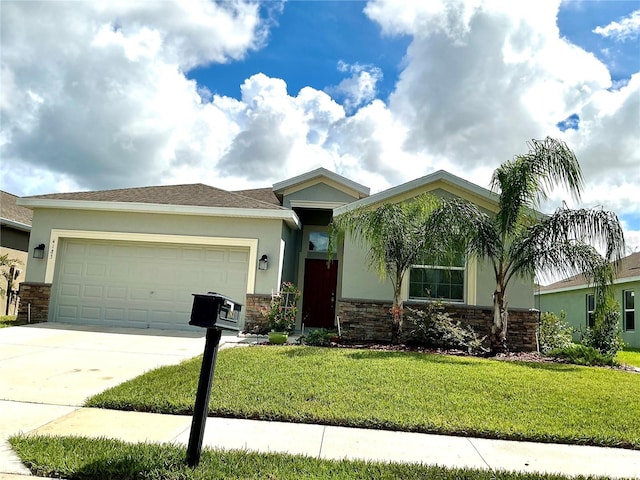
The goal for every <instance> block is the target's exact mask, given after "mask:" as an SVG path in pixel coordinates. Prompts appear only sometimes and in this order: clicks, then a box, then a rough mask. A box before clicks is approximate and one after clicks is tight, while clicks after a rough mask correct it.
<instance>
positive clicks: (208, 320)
mask: <svg viewBox="0 0 640 480" xmlns="http://www.w3.org/2000/svg"><path fill="white" fill-rule="evenodd" d="M193 297H194V299H193V308H192V310H191V320H190V321H189V325H195V326H198V327H203V328H206V329H207V335H206V340H205V345H204V354H203V355H202V366H201V367H200V378H199V380H198V391H197V392H196V401H195V405H194V407H193V420H192V422H191V432H190V434H189V445H188V446H187V465H188V466H190V467H196V466H197V465H198V463H200V454H201V453H202V440H203V437H204V429H205V425H206V422H207V412H208V409H209V399H210V398H211V383H212V382H213V372H214V371H215V368H216V358H217V356H218V347H219V345H220V338H221V337H222V330H223V329H225V330H236V331H237V330H240V327H239V325H238V320H239V317H240V309H241V308H242V306H241V305H240V304H239V303H236V302H234V301H233V300H231V299H230V298H228V297H225V296H224V295H220V294H218V293H215V292H208V293H207V294H196V293H194V294H193Z"/></svg>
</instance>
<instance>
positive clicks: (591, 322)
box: [587, 293, 596, 328]
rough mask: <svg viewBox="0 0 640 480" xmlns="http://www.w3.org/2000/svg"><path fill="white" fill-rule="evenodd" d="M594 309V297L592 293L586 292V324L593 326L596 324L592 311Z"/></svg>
mask: <svg viewBox="0 0 640 480" xmlns="http://www.w3.org/2000/svg"><path fill="white" fill-rule="evenodd" d="M595 309H596V297H595V296H594V295H593V293H588V294H587V326H588V327H589V328H593V327H595V325H596V317H595V316H594V315H593V311H594V310H595Z"/></svg>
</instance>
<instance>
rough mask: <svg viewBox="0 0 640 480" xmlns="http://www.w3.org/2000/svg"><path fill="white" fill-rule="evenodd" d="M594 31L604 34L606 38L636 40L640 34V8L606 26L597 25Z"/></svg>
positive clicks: (622, 40)
mask: <svg viewBox="0 0 640 480" xmlns="http://www.w3.org/2000/svg"><path fill="white" fill-rule="evenodd" d="M593 33H597V34H598V35H602V36H603V37H605V38H613V39H615V40H617V41H620V42H625V41H627V40H634V39H636V38H638V35H640V10H636V11H634V12H632V13H631V14H630V15H629V16H627V17H624V18H623V19H621V20H620V21H619V22H611V23H610V24H608V25H605V26H604V27H602V26H599V27H596V28H594V29H593Z"/></svg>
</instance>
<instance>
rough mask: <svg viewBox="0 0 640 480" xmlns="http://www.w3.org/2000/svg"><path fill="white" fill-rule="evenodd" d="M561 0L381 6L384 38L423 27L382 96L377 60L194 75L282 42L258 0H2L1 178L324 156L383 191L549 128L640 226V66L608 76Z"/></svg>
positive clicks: (109, 183)
mask: <svg viewBox="0 0 640 480" xmlns="http://www.w3.org/2000/svg"><path fill="white" fill-rule="evenodd" d="M270 5H271V4H270ZM275 5H276V6H278V5H280V4H275ZM559 5H560V1H559V0H558V1H556V2H554V1H548V2H538V3H536V4H532V3H531V2H499V1H484V0H470V1H466V2H464V1H461V0H442V1H429V2H397V1H392V0H375V1H371V2H369V4H368V5H367V7H366V9H365V13H366V14H367V15H368V16H369V18H370V19H371V20H372V21H373V22H376V23H377V24H378V25H379V26H380V28H381V31H382V32H383V34H384V35H409V36H410V37H411V39H412V41H411V44H410V46H409V48H408V50H407V52H406V56H405V58H404V60H403V70H402V72H401V74H400V77H399V79H398V81H397V83H396V86H395V89H394V91H393V93H392V94H391V96H390V98H389V100H388V101H387V102H385V101H383V100H380V99H378V98H376V97H377V83H378V82H379V81H380V78H381V75H382V73H381V72H380V70H379V69H377V67H376V66H374V65H359V64H356V63H354V64H346V63H342V64H340V68H341V69H342V70H343V72H344V73H345V77H346V78H345V80H344V81H343V82H341V83H340V84H339V85H337V86H334V87H332V88H327V89H325V91H319V90H316V89H314V88H310V87H306V88H302V89H301V90H300V91H299V92H298V93H297V95H292V94H290V93H289V92H288V91H287V85H286V79H279V78H273V77H269V76H267V75H265V74H263V73H260V72H255V74H253V75H251V76H250V77H249V78H246V79H241V80H239V85H241V98H239V99H234V98H229V97H224V96H220V95H214V94H212V93H211V92H212V91H215V81H214V82H213V83H212V84H211V85H197V84H196V82H195V81H193V80H189V79H187V77H186V73H187V72H188V71H189V69H191V68H194V67H196V66H203V65H207V64H209V63H211V62H231V61H236V60H238V59H242V58H244V57H245V56H246V55H247V52H250V51H255V50H256V49H259V48H261V46H262V45H264V44H265V42H268V31H269V28H275V27H273V25H274V23H273V21H272V20H271V19H270V18H266V19H265V18H261V17H260V11H259V7H258V6H257V5H256V4H255V3H253V2H246V3H245V2H242V1H237V2H209V1H204V0H202V1H193V2H160V3H158V2H142V3H140V2H134V3H131V2H69V3H64V2H41V3H38V2H4V3H3V6H2V18H1V22H2V24H1V27H2V45H3V49H2V65H1V69H0V75H1V81H2V90H1V92H0V113H1V114H2V119H3V121H2V131H1V133H0V149H1V152H0V153H1V155H2V159H3V161H2V164H0V172H1V173H2V182H3V186H2V188H3V189H5V190H9V191H13V192H15V193H18V194H35V193H49V192H55V191H65V190H77V189H98V188H118V187H126V186H141V185H152V184H168V183H183V182H184V183H193V182H204V183H208V184H210V185H214V186H219V187H222V188H229V189H236V188H237V189H240V188H251V187H258V186H265V185H269V184H270V183H273V182H277V181H280V180H283V179H285V178H287V177H290V176H294V175H297V174H300V173H303V172H305V171H308V170H310V169H313V168H317V167H319V166H323V167H325V168H328V169H330V170H333V171H336V172H337V173H339V174H342V175H345V176H347V177H349V178H352V179H353V180H355V181H358V182H360V183H363V184H365V185H367V186H370V187H371V188H372V191H374V192H375V191H378V190H381V189H384V188H387V187H389V186H393V185H397V184H398V183H401V182H404V181H408V180H411V179H413V178H416V177H419V176H421V175H425V174H428V173H431V172H433V171H435V170H437V169H445V170H448V171H450V172H451V173H453V174H456V175H459V176H461V177H463V178H466V179H467V180H470V181H472V182H474V183H476V184H478V185H481V186H485V187H486V186H488V184H489V180H490V176H491V172H492V171H493V169H494V168H496V167H497V166H498V165H499V164H500V163H501V162H502V161H504V160H507V159H509V158H512V157H513V156H514V155H516V154H519V153H525V152H526V142H527V140H529V139H531V138H543V137H544V136H547V135H550V136H554V137H559V138H562V139H564V140H565V141H567V142H568V143H569V145H570V146H571V147H572V148H573V149H574V150H575V152H576V154H577V155H578V158H579V160H580V162H581V165H582V167H583V170H584V174H585V179H586V189H585V192H584V195H583V205H587V206H594V205H602V206H604V207H605V208H607V209H613V210H616V211H617V212H619V214H620V215H621V216H624V218H625V219H627V222H628V223H627V224H626V225H627V229H628V230H630V231H631V230H633V228H634V227H633V225H634V223H633V222H634V220H633V219H637V218H638V217H640V204H639V202H638V201H637V192H636V190H637V185H638V184H639V183H640V169H639V168H638V165H640V148H639V147H640V145H639V144H638V139H637V132H638V125H640V118H639V115H640V73H638V74H635V75H633V76H632V77H631V79H630V80H629V82H628V83H627V84H626V85H624V86H622V87H620V88H618V89H613V88H611V87H612V82H611V78H610V75H609V72H608V70H607V68H606V67H605V65H603V64H602V63H601V62H600V61H599V60H598V59H596V58H595V57H594V56H593V55H592V54H590V53H587V52H585V51H584V50H582V49H580V48H578V47H576V46H575V45H572V44H571V43H569V42H568V41H567V40H566V39H564V38H562V37H561V36H560V33H559V31H558V28H557V26H556V17H557V13H558V8H559ZM284 8H286V6H285V7H284ZM632 17H633V18H636V17H635V16H632ZM630 18H631V17H630ZM60 25H64V28H61V27H60ZM612 25H613V24H612ZM602 28H605V27H602ZM610 31H611V32H613V31H614V30H613V27H611V29H610ZM612 34H613V33H612ZM570 118H573V119H576V118H577V119H579V123H577V124H576V125H575V126H574V127H575V128H569V129H565V128H564V127H562V126H563V125H565V124H563V123H562V122H563V121H564V120H566V119H570ZM565 126H566V125H565ZM560 127H562V128H563V129H564V131H561V130H560ZM564 199H566V195H564V194H563V193H562V192H559V193H558V194H557V197H552V199H551V200H552V202H556V203H555V205H554V204H553V203H550V204H549V205H548V207H549V208H548V209H549V210H552V209H553V208H555V206H557V203H558V202H560V201H561V200H564ZM634 231H637V229H636V230H634Z"/></svg>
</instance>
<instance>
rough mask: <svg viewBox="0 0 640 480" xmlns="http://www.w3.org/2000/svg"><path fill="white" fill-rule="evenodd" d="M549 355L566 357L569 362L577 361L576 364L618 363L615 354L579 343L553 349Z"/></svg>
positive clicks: (606, 364)
mask: <svg viewBox="0 0 640 480" xmlns="http://www.w3.org/2000/svg"><path fill="white" fill-rule="evenodd" d="M547 356H549V357H556V358H564V359H565V360H567V361H568V362H570V363H575V364H576V365H587V366H594V365H597V366H614V365H617V364H618V362H616V360H615V358H614V356H612V355H608V354H605V353H602V352H600V351H599V350H597V349H595V348H593V347H591V346H587V345H581V344H579V343H572V344H571V345H569V346H567V347H564V348H557V349H554V350H551V351H549V352H548V353H547Z"/></svg>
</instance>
